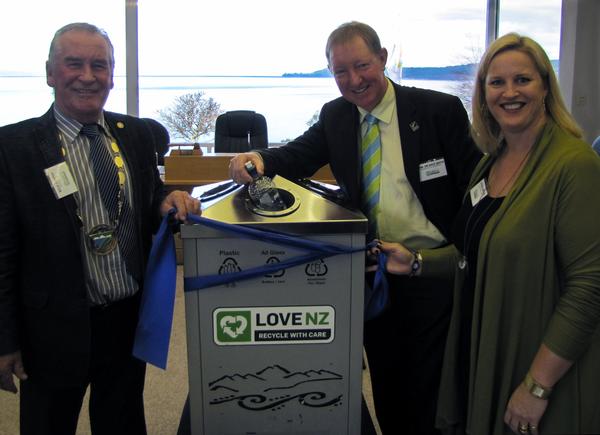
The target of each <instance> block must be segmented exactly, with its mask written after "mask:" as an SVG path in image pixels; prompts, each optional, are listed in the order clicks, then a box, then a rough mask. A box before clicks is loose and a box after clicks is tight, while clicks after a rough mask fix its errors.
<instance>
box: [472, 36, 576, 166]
mask: <svg viewBox="0 0 600 435" xmlns="http://www.w3.org/2000/svg"><path fill="white" fill-rule="evenodd" d="M508 50H517V51H520V52H522V53H525V54H527V55H528V56H529V57H530V58H531V60H532V61H533V64H534V65H535V68H536V69H537V71H538V73H539V74H540V76H541V77H542V81H543V83H544V87H545V89H546V90H547V92H548V93H547V95H546V98H545V107H546V113H547V115H548V116H549V117H550V118H551V119H552V120H554V122H555V123H556V124H558V125H559V126H560V127H562V128H563V129H565V130H566V131H568V132H569V133H571V134H573V135H574V136H576V137H578V138H582V137H583V131H582V130H581V127H579V125H578V124H577V121H575V119H574V118H573V117H572V116H571V114H570V113H569V111H568V110H567V108H566V107H565V103H564V100H563V98H562V94H561V92H560V86H559V84H558V80H557V79H556V74H555V73H554V69H553V68H552V64H551V63H550V59H548V55H547V54H546V52H545V51H544V49H543V48H542V47H541V46H540V45H539V44H538V43H537V42H535V41H534V40H533V39H531V38H529V37H527V36H521V35H519V34H518V33H507V34H506V35H504V36H502V37H500V38H498V39H496V40H495V41H494V42H492V44H490V46H489V47H488V49H487V50H486V52H485V53H484V54H483V57H482V58H481V61H480V62H479V68H478V70H477V76H476V79H475V90H474V93H473V105H472V107H473V125H472V130H473V139H474V140H475V142H476V143H477V145H478V146H479V148H481V149H482V150H483V151H484V152H486V153H489V154H495V153H497V152H498V151H499V149H500V147H501V145H502V141H503V136H502V132H501V130H500V125H498V123H497V122H496V120H495V119H494V117H493V116H492V115H491V113H490V111H489V109H488V107H487V103H486V101H485V79H486V76H487V74H488V71H489V68H490V64H491V63H492V60H493V59H494V58H495V57H496V56H497V55H498V54H500V53H503V52H505V51H508Z"/></svg>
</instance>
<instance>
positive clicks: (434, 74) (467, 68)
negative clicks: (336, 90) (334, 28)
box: [282, 60, 559, 80]
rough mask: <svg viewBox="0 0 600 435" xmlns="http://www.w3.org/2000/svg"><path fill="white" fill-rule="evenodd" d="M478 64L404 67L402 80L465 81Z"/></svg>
mask: <svg viewBox="0 0 600 435" xmlns="http://www.w3.org/2000/svg"><path fill="white" fill-rule="evenodd" d="M551 62H552V66H553V67H554V70H555V71H556V73H558V63H559V62H558V60H552V61H551ZM476 70H477V64H475V63H470V64H466V65H452V66H442V67H427V66H425V67H404V68H402V78H405V79H412V80H465V79H466V78H467V77H469V76H472V75H475V72H476ZM282 77H331V73H330V72H329V70H328V69H327V68H324V69H320V70H318V71H313V72H310V73H284V74H282Z"/></svg>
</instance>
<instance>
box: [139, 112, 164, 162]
mask: <svg viewBox="0 0 600 435" xmlns="http://www.w3.org/2000/svg"><path fill="white" fill-rule="evenodd" d="M141 119H142V120H143V121H144V122H145V123H146V124H148V127H150V130H151V131H152V135H153V136H154V145H155V149H154V151H155V152H156V163H157V164H158V165H159V166H164V164H165V154H166V153H167V151H169V143H170V142H171V137H170V136H169V131H168V130H167V129H166V128H165V126H164V125H162V124H161V123H160V122H158V121H156V120H155V119H152V118H141Z"/></svg>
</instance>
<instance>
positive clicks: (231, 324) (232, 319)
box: [219, 316, 248, 338]
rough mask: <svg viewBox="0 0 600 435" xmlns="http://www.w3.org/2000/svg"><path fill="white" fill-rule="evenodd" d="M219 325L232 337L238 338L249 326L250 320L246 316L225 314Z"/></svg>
mask: <svg viewBox="0 0 600 435" xmlns="http://www.w3.org/2000/svg"><path fill="white" fill-rule="evenodd" d="M219 326H220V327H221V330H222V331H223V333H224V334H227V335H228V336H230V337H231V338H237V337H238V336H240V335H242V334H243V333H244V331H245V330H246V328H247V327H248V320H247V319H246V318H245V317H244V316H223V317H222V318H221V322H220V323H219Z"/></svg>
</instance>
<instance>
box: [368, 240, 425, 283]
mask: <svg viewBox="0 0 600 435" xmlns="http://www.w3.org/2000/svg"><path fill="white" fill-rule="evenodd" d="M379 251H381V252H383V253H384V254H386V255H387V262H386V269H387V271H388V272H389V273H393V274H395V275H408V274H410V272H411V271H412V264H413V262H414V261H415V256H414V254H413V253H412V252H411V251H410V250H408V249H407V248H406V247H405V246H403V245H401V244H400V243H391V242H383V241H378V242H377V246H376V247H375V248H373V249H371V251H370V252H369V253H370V254H372V255H376V254H378V253H379ZM373 270H377V266H376V265H375V266H369V267H367V271H373Z"/></svg>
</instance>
